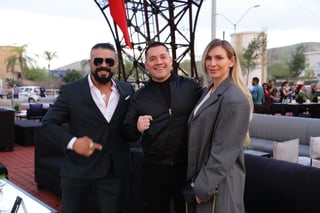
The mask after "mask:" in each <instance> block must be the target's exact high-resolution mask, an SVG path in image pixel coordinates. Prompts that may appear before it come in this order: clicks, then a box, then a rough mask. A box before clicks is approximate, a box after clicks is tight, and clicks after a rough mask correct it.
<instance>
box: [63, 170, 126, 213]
mask: <svg viewBox="0 0 320 213" xmlns="http://www.w3.org/2000/svg"><path fill="white" fill-rule="evenodd" d="M121 183H122V179H121V178H119V177H116V176H113V175H112V176H108V177H105V178H101V179H89V180H88V179H71V178H65V177H63V178H62V180H61V189H62V204H61V210H62V212H63V213H83V212H85V213H99V212H100V213H104V212H108V213H119V212H121V190H122V188H121Z"/></svg>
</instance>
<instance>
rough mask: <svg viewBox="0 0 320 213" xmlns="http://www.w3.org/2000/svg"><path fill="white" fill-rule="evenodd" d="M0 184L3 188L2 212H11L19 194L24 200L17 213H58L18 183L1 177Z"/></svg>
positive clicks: (0, 207) (1, 193) (1, 192)
mask: <svg viewBox="0 0 320 213" xmlns="http://www.w3.org/2000/svg"><path fill="white" fill-rule="evenodd" d="M0 182H1V183H0V185H2V184H4V185H3V186H1V188H2V190H1V191H0V212H1V213H10V212H11V210H12V208H13V205H14V202H15V200H16V198H17V196H19V197H20V198H22V202H21V204H20V208H19V209H18V211H17V213H30V212H37V213H51V212H54V213H57V212H58V211H56V210H55V209H53V208H51V207H50V206H48V205H47V204H45V203H44V202H42V201H41V200H38V199H37V198H35V197H33V196H32V195H31V194H29V193H28V192H26V191H24V190H23V189H21V188H20V187H18V186H17V185H15V184H13V183H12V182H10V181H9V180H7V179H0Z"/></svg>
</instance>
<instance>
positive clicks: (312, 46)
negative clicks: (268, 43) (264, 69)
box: [267, 42, 320, 62]
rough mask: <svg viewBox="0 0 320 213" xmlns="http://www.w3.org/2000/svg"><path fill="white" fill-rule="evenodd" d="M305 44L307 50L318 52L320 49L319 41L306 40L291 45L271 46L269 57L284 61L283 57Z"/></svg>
mask: <svg viewBox="0 0 320 213" xmlns="http://www.w3.org/2000/svg"><path fill="white" fill-rule="evenodd" d="M300 45H303V46H304V47H305V48H306V51H307V52H317V51H320V43H319V42H304V43H299V44H294V45H289V46H283V47H276V48H270V49H268V52H267V57H268V59H272V60H273V62H275V61H282V60H283V57H286V56H290V55H291V54H292V53H293V52H295V51H296V49H297V47H298V46H300Z"/></svg>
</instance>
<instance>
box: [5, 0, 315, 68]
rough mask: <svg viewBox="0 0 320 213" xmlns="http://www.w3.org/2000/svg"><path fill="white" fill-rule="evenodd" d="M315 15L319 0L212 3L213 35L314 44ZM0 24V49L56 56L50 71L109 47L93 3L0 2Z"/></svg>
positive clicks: (204, 13)
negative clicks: (264, 36) (23, 47)
mask: <svg viewBox="0 0 320 213" xmlns="http://www.w3.org/2000/svg"><path fill="white" fill-rule="evenodd" d="M195 1H196V0H195ZM211 5H212V1H211V0H203V4H202V7H201V9H200V15H199V20H198V25H197V31H196V41H195V49H196V54H199V55H201V53H202V51H203V49H204V47H205V45H206V44H207V43H208V42H209V41H210V40H211V32H212V29H211V21H210V20H211V17H212V10H211V9H212V6H211ZM255 5H259V7H255V8H253V6H255ZM250 8H251V9H250ZM319 11H320V1H319V0H267V1H266V0H216V13H217V14H218V15H216V21H217V25H216V37H217V38H221V39H222V38H223V35H224V39H226V40H229V41H231V37H230V35H231V34H232V33H233V32H234V24H236V31H237V32H246V31H256V32H259V31H265V32H266V33H267V34H268V48H274V47H282V46H288V45H292V44H297V43H301V42H320V21H319V20H320V13H319ZM208 20H209V21H208ZM0 26H1V27H0V46H7V45H18V46H21V45H25V44H26V45H28V46H27V51H28V52H27V54H28V55H29V56H31V57H33V55H34V58H35V59H36V60H37V61H38V65H39V66H40V67H46V66H47V62H46V61H45V60H44V59H42V58H36V57H35V56H36V55H43V53H44V51H50V52H56V53H57V55H58V58H55V59H53V60H52V61H51V68H52V69H56V68H59V67H62V66H65V65H68V64H70V63H73V62H76V61H80V60H83V59H88V58H89V52H90V49H91V47H92V46H93V45H94V44H95V43H98V42H106V41H107V42H111V43H113V40H112V37H111V32H110V30H109V28H108V25H107V22H106V21H105V19H104V17H103V15H102V13H101V11H100V10H99V8H98V7H97V5H96V3H95V2H94V0H1V2H0Z"/></svg>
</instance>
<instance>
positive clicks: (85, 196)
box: [42, 43, 134, 213]
mask: <svg viewBox="0 0 320 213" xmlns="http://www.w3.org/2000/svg"><path fill="white" fill-rule="evenodd" d="M88 62H89V65H90V69H91V72H90V74H89V75H87V76H86V77H84V78H82V79H80V80H78V81H74V82H72V83H69V84H66V85H63V86H61V88H60V91H59V96H58V97H57V100H56V101H55V103H54V104H53V105H52V106H51V107H50V108H49V110H48V112H47V114H46V116H45V118H44V120H43V123H42V129H43V131H44V133H45V134H46V135H47V136H48V137H49V138H50V139H51V141H52V143H54V144H56V145H57V146H58V147H59V148H60V149H62V150H64V152H65V161H64V165H63V168H62V170H61V190H62V207H61V208H62V209H61V211H62V212H63V213H79V212H83V211H84V210H86V212H108V213H110V212H111V213H118V212H120V207H121V206H122V205H123V204H122V203H121V196H122V194H121V193H122V188H123V186H122V183H123V178H125V177H126V176H127V175H128V174H129V170H130V152H129V143H128V141H127V140H126V139H125V138H124V137H123V136H122V134H121V129H122V122H123V119H124V117H125V114H126V112H127V108H128V105H129V101H130V97H131V96H132V95H133V93H134V89H133V87H132V86H131V85H130V84H127V83H125V82H120V81H118V80H115V79H113V78H112V76H113V74H114V72H115V67H116V65H117V59H116V52H115V49H114V47H113V45H111V44H110V43H98V44H96V45H94V46H93V47H92V49H91V54H90V59H89V61H88ZM65 121H67V122H68V124H69V130H68V131H66V130H65V128H62V127H61V126H62V124H63V123H64V122H65ZM91 200H93V201H94V203H91Z"/></svg>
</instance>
